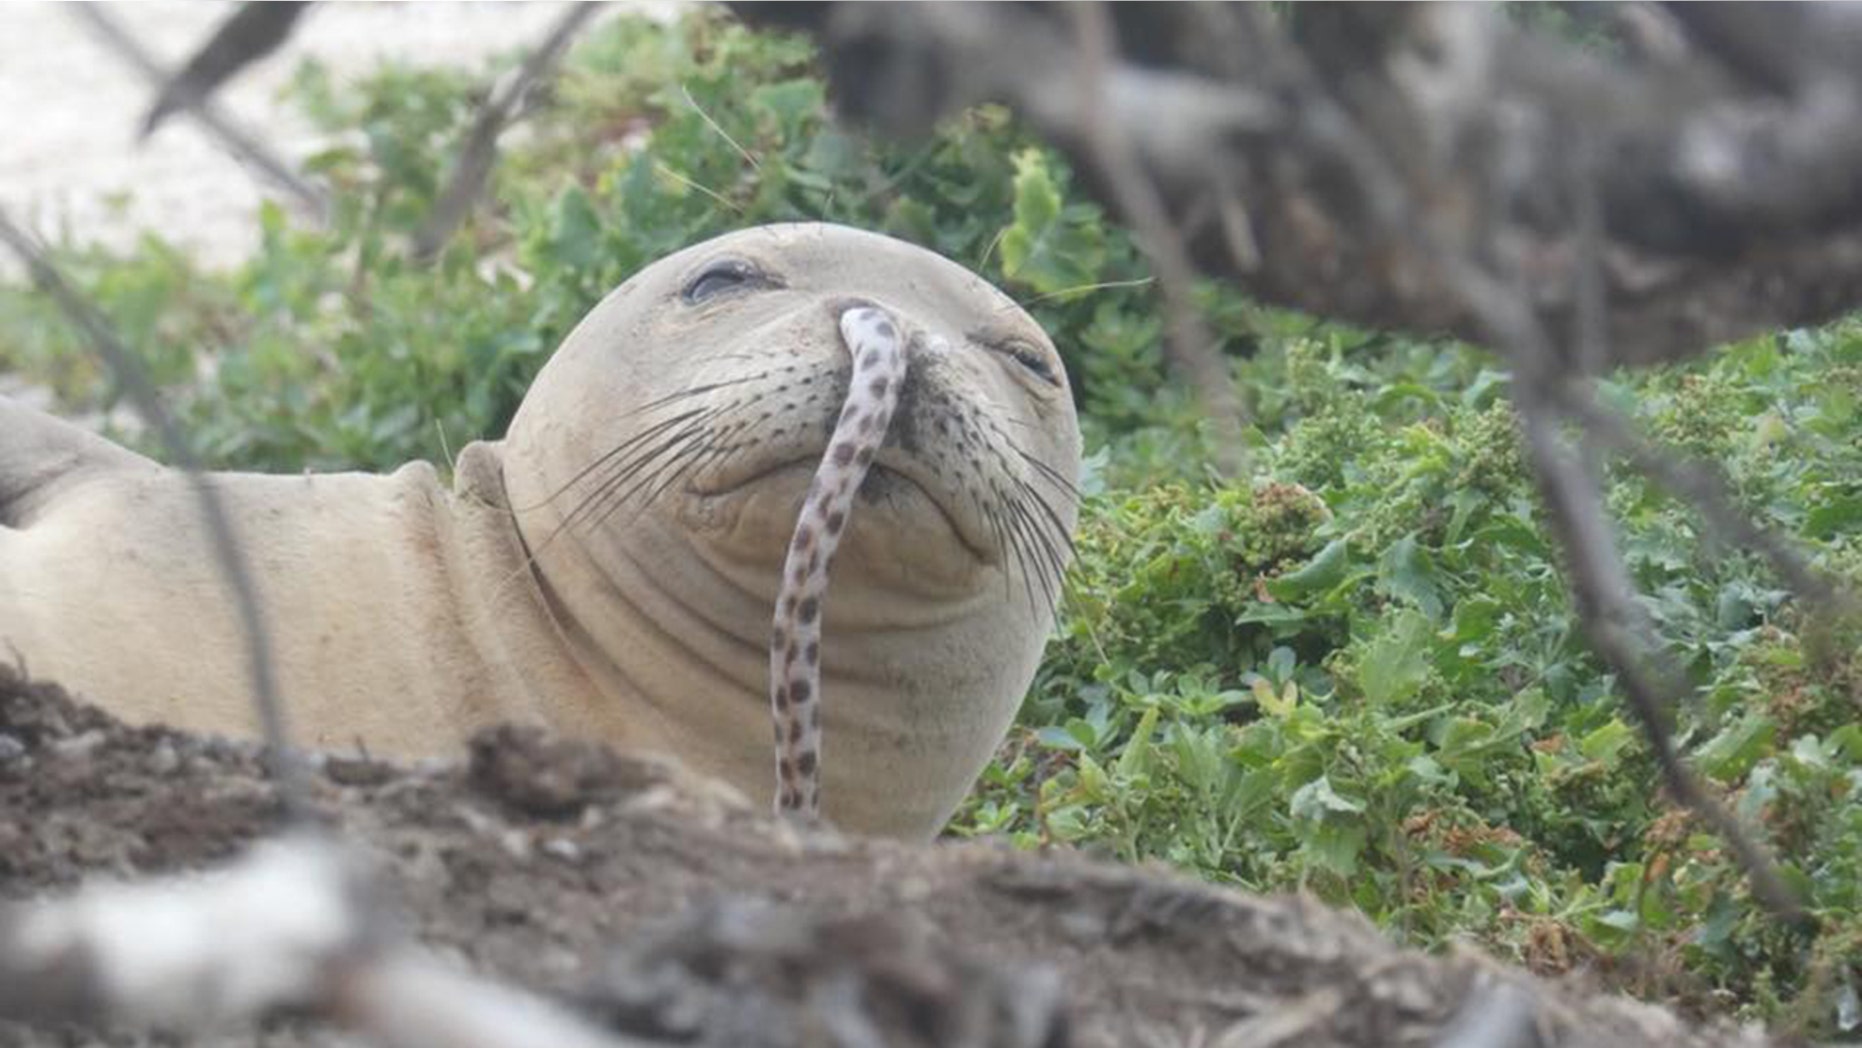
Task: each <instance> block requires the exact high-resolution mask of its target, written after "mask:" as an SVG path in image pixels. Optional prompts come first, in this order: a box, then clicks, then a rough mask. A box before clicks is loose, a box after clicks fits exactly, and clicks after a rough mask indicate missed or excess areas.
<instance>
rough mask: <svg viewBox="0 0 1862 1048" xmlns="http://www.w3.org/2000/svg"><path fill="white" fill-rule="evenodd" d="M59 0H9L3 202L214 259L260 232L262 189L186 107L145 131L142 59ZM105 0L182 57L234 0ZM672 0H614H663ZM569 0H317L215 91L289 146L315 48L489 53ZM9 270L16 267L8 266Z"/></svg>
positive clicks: (380, 56) (372, 56) (101, 236)
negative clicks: (155, 238) (150, 236)
mask: <svg viewBox="0 0 1862 1048" xmlns="http://www.w3.org/2000/svg"><path fill="white" fill-rule="evenodd" d="M75 6H76V5H69V4H64V3H44V2H36V3H9V4H0V113H4V114H5V131H4V134H0V206H4V207H5V208H6V209H7V211H8V212H9V213H10V214H12V215H14V216H15V217H16V218H23V219H24V220H25V221H27V222H29V223H30V224H31V225H32V226H34V227H35V228H36V229H38V230H39V231H40V233H41V234H42V235H46V236H49V237H56V236H58V235H60V233H61V231H64V232H68V233H69V234H70V235H72V236H74V237H75V238H77V239H79V240H96V241H102V242H104V243H111V244H121V243H125V242H130V241H133V239H134V237H135V236H136V235H137V233H138V232H139V231H141V230H145V229H159V230H161V231H162V232H163V234H164V235H166V236H167V237H169V238H170V239H171V240H173V241H175V242H177V243H179V244H182V245H184V246H185V247H187V248H188V249H190V250H192V251H195V252H197V253H198V256H199V257H200V258H201V259H202V260H203V261H206V262H209V263H211V264H224V263H227V262H231V261H236V260H237V259H239V258H240V257H241V256H242V255H243V254H244V252H245V251H247V250H248V245H250V244H251V243H252V242H253V238H254V237H255V235H256V233H255V228H256V227H255V224H254V216H255V214H256V212H257V208H258V205H259V201H260V200H261V199H262V196H263V195H264V194H265V192H266V188H265V186H264V185H263V184H261V183H260V182H258V181H257V180H256V179H254V178H253V177H252V176H251V175H249V174H248V173H247V172H246V171H245V170H244V169H243V168H242V167H241V165H240V163H239V162H238V161H236V160H234V159H232V158H231V157H230V156H228V155H227V154H226V153H224V152H222V151H221V149H220V147H219V146H217V145H216V144H215V143H214V141H213V140H212V139H211V138H209V137H208V136H207V135H205V134H203V133H202V132H201V130H200V129H199V128H198V127H197V126H196V125H195V124H194V123H193V122H192V121H191V120H189V119H188V118H186V117H179V118H175V119H171V120H170V121H169V122H168V123H167V124H165V125H164V126H163V127H162V128H161V129H160V130H159V131H157V132H156V134H155V135H154V136H152V137H151V138H150V139H149V140H147V141H146V142H141V143H138V142H137V141H136V129H137V127H138V125H139V123H140V121H141V118H142V114H143V112H144V111H145V110H146V108H147V107H148V105H149V102H150V100H151V99H152V97H153V92H152V91H151V89H150V86H149V85H148V84H147V83H146V82H145V81H143V80H142V79H141V77H139V76H138V75H137V73H136V71H135V70H134V69H133V68H131V67H129V66H128V65H127V64H125V63H124V62H123V61H122V60H121V59H120V58H119V57H118V56H117V55H116V54H115V53H113V52H112V51H110V50H109V49H108V48H107V47H106V46H104V45H103V44H102V43H101V42H100V41H99V40H98V39H97V38H96V37H95V36H94V35H93V33H92V31H91V29H90V28H89V26H87V25H86V24H85V23H84V22H82V21H81V20H79V19H78V18H77V17H75V16H74V15H73V12H72V10H71V8H72V7H75ZM99 6H101V7H102V8H103V9H104V10H105V11H106V12H107V13H108V14H109V15H110V16H111V17H112V18H114V19H116V20H117V21H118V22H120V23H121V24H123V25H124V26H126V27H127V28H129V29H130V30H131V31H132V32H133V33H134V35H135V36H136V37H137V38H138V39H140V40H141V41H142V43H143V46H144V47H146V48H147V49H148V50H149V51H150V52H151V53H152V54H154V55H155V56H157V57H158V58H159V59H160V60H161V61H162V62H164V63H165V64H166V65H168V66H169V67H171V68H172V67H177V66H179V65H180V64H181V63H183V62H185V61H186V59H187V56H188V55H189V54H191V53H192V51H193V50H194V49H195V48H197V47H198V46H199V45H200V44H201V43H202V42H203V41H205V40H206V38H207V37H208V36H209V35H210V34H211V33H212V32H213V29H214V27H215V26H216V25H218V24H219V22H220V21H221V20H222V19H224V18H225V17H227V15H228V14H230V13H231V12H232V11H233V10H234V7H235V5H234V4H232V3H227V2H219V0H213V2H208V0H192V2H176V0H137V2H133V3H109V4H102V5H99ZM678 6H679V5H678V4H676V3H668V2H656V3H640V4H615V5H612V7H611V10H610V12H608V14H607V15H605V17H612V15H613V12H614V11H618V10H632V11H636V12H646V13H650V14H654V15H659V16H665V15H666V14H668V13H670V12H671V11H673V10H675V9H676V8H677V7H678ZM563 7H564V5H563V4H560V3H439V2H419V3H378V2H368V3H360V2H357V3H338V2H326V3H320V4H317V5H316V6H315V7H313V8H311V10H310V11H309V12H308V13H307V14H306V15H305V16H304V18H303V19H302V20H301V21H300V23H299V25H298V28H297V31H296V33H295V34H294V35H293V37H292V39H291V40H289V41H288V42H286V44H285V45H284V46H283V47H282V48H280V49H279V50H278V51H276V52H274V53H273V54H272V55H271V56H269V57H268V58H266V59H265V61H264V62H262V63H260V64H258V65H256V66H254V67H252V68H250V69H248V70H246V71H245V73H243V74H242V75H241V76H240V77H239V78H238V79H236V80H234V81H233V82H232V83H231V84H229V85H228V86H227V87H226V88H225V89H224V90H222V91H221V92H220V95H219V101H220V104H221V105H222V107H223V108H224V109H226V110H227V111H228V112H229V113H231V114H232V115H233V116H234V117H235V118H237V119H238V120H239V122H240V123H241V124H243V125H244V126H246V127H248V128H250V129H253V130H255V131H257V132H259V134H260V136H261V137H262V138H263V139H264V140H265V141H266V142H268V143H269V144H270V145H271V146H272V148H273V149H274V150H276V151H278V152H280V153H282V154H283V155H285V156H286V157H288V158H291V159H293V160H295V159H299V158H302V157H303V156H305V155H307V154H308V153H310V152H312V151H314V150H315V149H316V148H317V147H318V145H319V138H318V136H317V134H316V133H315V132H314V131H313V130H312V129H311V127H310V126H309V125H308V123H307V122H306V121H304V120H303V119H302V118H301V117H300V116H298V115H297V114H296V113H295V112H294V110H293V109H292V108H291V107H289V106H287V105H285V104H283V103H282V102H281V101H280V98H279V93H280V90H281V88H282V87H283V86H284V85H285V84H287V83H288V82H289V81H290V78H291V75H292V73H293V72H294V71H295V70H296V69H297V67H298V65H299V63H300V62H302V61H303V60H304V59H305V58H309V57H313V56H314V57H315V58H317V59H318V60H320V61H322V62H323V63H324V64H325V65H326V66H327V67H328V68H329V69H330V71H331V72H332V74H333V75H335V76H336V77H338V78H339V79H340V78H344V77H354V76H356V75H359V74H362V73H365V72H367V71H369V70H371V69H373V68H374V67H375V66H377V65H378V64H379V63H381V62H382V61H384V60H387V59H393V60H396V61H399V62H403V63H409V64H416V65H468V66H475V67H476V66H481V65H483V63H484V62H485V61H486V60H487V59H488V58H490V57H492V56H495V55H498V54H501V53H508V52H511V51H513V50H516V49H522V48H526V47H527V46H529V45H530V44H531V43H532V42H533V41H537V40H540V39H541V38H542V36H543V34H544V33H546V32H547V30H548V27H549V25H550V23H552V22H553V21H555V19H556V18H557V16H558V14H559V13H560V12H561V10H562V8H563ZM10 263H11V260H10V259H8V260H7V264H8V266H9V268H7V269H4V270H0V273H6V274H11V273H16V272H17V270H16V269H15V268H11V266H10Z"/></svg>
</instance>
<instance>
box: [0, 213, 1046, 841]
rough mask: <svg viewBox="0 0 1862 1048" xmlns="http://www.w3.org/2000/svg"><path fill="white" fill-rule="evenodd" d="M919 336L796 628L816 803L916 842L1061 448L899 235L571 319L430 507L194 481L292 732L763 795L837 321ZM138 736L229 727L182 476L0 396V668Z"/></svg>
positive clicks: (985, 729) (224, 646)
mask: <svg viewBox="0 0 1862 1048" xmlns="http://www.w3.org/2000/svg"><path fill="white" fill-rule="evenodd" d="M866 304H871V305H875V306H878V307H879V308H881V309H883V310H884V311H885V312H886V314H887V315H889V316H891V317H893V318H896V319H897V321H898V322H899V323H900V325H901V327H902V328H903V329H904V331H905V332H907V333H908V334H909V338H910V339H911V341H912V343H913V344H914V346H922V345H932V346H935V347H937V352H913V353H911V354H910V365H909V370H908V371H907V373H906V377H905V380H904V383H903V385H902V386H901V387H900V389H899V391H898V408H897V413H896V415H895V417H894V418H893V420H892V423H891V426H890V429H889V430H888V432H887V435H886V439H885V442H884V444H883V445H882V446H881V447H880V449H879V453H878V454H877V455H876V456H875V457H874V459H873V467H872V469H871V471H870V473H869V474H868V476H867V478H866V480H865V482H864V484H863V485H862V486H861V488H860V489H859V495H858V497H857V499H856V505H855V506H854V511H853V513H852V515H851V517H850V519H849V521H848V523H847V525H846V532H845V534H844V535H843V537H842V542H841V546H840V549H839V552H838V554H837V557H836V559H835V561H834V566H833V573H832V579H831V582H830V584H829V590H828V600H827V601H826V604H825V608H826V610H825V613H824V619H823V623H822V629H823V637H822V641H821V646H822V651H821V677H822V680H821V692H822V703H821V707H820V709H821V719H822V726H821V730H822V734H823V736H824V737H825V746H824V749H823V752H822V755H821V778H822V789H823V796H824V810H823V815H824V816H825V817H826V818H827V819H828V820H829V821H830V822H832V823H834V824H836V825H838V826H840V827H842V828H844V829H849V830H854V831H859V832H868V833H881V834H888V835H897V836H907V837H923V836H928V835H930V834H932V833H935V832H936V831H937V829H938V828H939V827H941V826H942V825H943V824H944V822H945V821H946V820H947V819H948V818H949V817H950V814H951V812H952V811H953V810H954V809H955V808H956V806H957V804H958V803H959V802H960V801H961V799H962V797H963V795H964V793H965V792H966V791H967V790H968V788H969V786H970V784H971V783H972V782H973V781H974V779H975V777H976V775H977V774H978V773H979V772H980V771H981V769H982V767H983V765H984V764H985V763H986V762H987V761H988V759H989V756H990V754H991V753H992V751H993V750H994V748H995V746H996V745H997V744H998V743H999V742H1000V740H1001V738H1002V735H1003V733H1004V731H1005V730H1006V729H1007V726H1008V723H1009V721H1010V719H1011V718H1012V717H1013V715H1014V713H1015V710H1016V708H1017V706H1018V705H1019V703H1020V701H1021V698H1022V695H1023V693H1024V691H1025V690H1026V688H1027V686H1028V684H1029V681H1030V680H1031V679H1032V677H1033V675H1034V671H1035V668H1036V665H1037V663H1038V662H1039V659H1040V655H1041V649H1042V647H1043V645H1044V643H1045V640H1046V637H1047V635H1048V633H1049V631H1050V629H1051V626H1052V620H1053V601H1054V595H1055V592H1056V590H1057V587H1058V584H1059V577H1060V573H1061V571H1063V570H1064V568H1065V565H1066V561H1067V556H1068V552H1069V546H1068V536H1069V535H1070V534H1071V532H1072V530H1073V526H1074V523H1075V519H1076V514H1077V508H1078V507H1077V501H1078V500H1077V491H1076V489H1075V486H1074V485H1075V482H1076V480H1077V476H1078V470H1079V458H1080V435H1079V429H1078V424H1077V420H1076V419H1075V416H1074V410H1073V404H1072V397H1071V392H1070V390H1069V389H1068V387H1067V379H1066V374H1065V372H1064V370H1063V369H1062V367H1061V364H1060V360H1059V357H1058V355H1057V354H1056V353H1055V351H1054V348H1053V345H1052V344H1051V343H1050V342H1049V340H1048V338H1047V336H1046V335H1045V334H1044V333H1043V332H1042V331H1041V329H1040V327H1039V326H1038V325H1037V324H1035V322H1034V321H1033V320H1032V319H1031V318H1030V317H1029V316H1028V315H1027V314H1026V313H1025V312H1023V311H1022V310H1021V308H1020V307H1019V306H1017V305H1016V304H1015V303H1014V301H1012V300H1011V299H1009V298H1008V297H1007V296H1006V295H1004V294H1002V293H1001V292H1000V291H998V290H997V289H995V288H994V287H992V286H990V285H989V284H988V283H986V282H985V281H983V280H981V279H980V278H978V277H976V276H975V275H973V274H971V273H970V272H968V271H967V270H965V269H963V268H962V267H960V266H958V265H956V264H955V263H952V262H950V261H948V260H946V259H944V258H942V257H940V256H938V255H935V254H933V253H931V252H928V251H925V250H923V249H921V248H918V247H915V246H912V245H909V244H906V243H904V242H901V241H897V240H893V239H891V238H888V237H884V236H880V235H877V234H873V233H866V232H861V231H857V230H853V229H848V228H844V227H839V226H832V225H825V224H792V225H778V226H765V227H759V228H754V229H748V230H743V231H740V232H736V233H731V234H727V235H725V236H722V237H719V238H716V239H714V240H711V241H708V242H706V243H703V244H699V245H696V246H694V247H690V248H687V249H685V250H683V251H680V252H678V253H677V254H674V255H672V256H670V257H668V258H665V259H662V260H660V261H659V262H657V263H654V264H653V265H651V266H648V267H646V268H645V269H643V270H641V271H640V272H639V273H638V274H636V275H635V276H634V277H633V278H632V279H630V280H628V281H627V282H626V283H624V284H622V285H621V286H620V287H619V288H617V289H616V290H615V291H613V292H612V293H610V294H609V295H608V296H607V298H605V299H604V300H603V301H602V302H601V303H600V304H599V305H597V306H596V307H595V308H594V310H592V311H591V312H590V313H589V314H588V316H586V317H585V318H583V320H582V322H581V323H580V324H579V325H578V326H577V327H576V329H575V330H574V331H573V332H571V333H570V335H569V336H568V338H567V339H566V340H565V341H564V342H563V344H562V346H561V348H560V349H558V350H557V352H556V354H555V356H554V357H552V358H551V360H550V361H549V363H548V364H547V365H546V366H545V367H544V368H543V370H542V371H541V372H540V373H539V374H538V376H537V379H536V381H535V382H534V383H533V385H532V386H531V388H530V390H529V391H528V393H527V394H526V396H525V398H524V401H523V403H522V405H521V406H520V407H519V409H518V412H517V414H516V416H515V418H514V419H513V420H512V423H511V426H510V428H509V431H508V432H507V434H506V435H505V438H504V439H503V440H502V441H486V442H477V443H473V444H471V445H469V446H467V447H466V448H465V449H464V450H463V451H462V453H461V454H460V456H459V459H458V461H457V463H456V464H455V477H454V483H453V487H452V490H451V491H448V490H446V489H445V488H443V487H442V486H441V485H440V483H439V478H438V475H437V474H436V472H435V470H434V469H433V468H432V467H431V466H429V465H427V464H426V463H412V464H409V465H407V466H403V467H402V468H400V469H398V470H396V471H394V472H393V473H390V474H387V475H375V474H363V473H340V474H322V475H310V476H272V475H263V474H251V473H215V474H211V475H210V477H211V483H212V484H213V485H214V486H215V488H216V490H218V491H219V492H220V493H221V496H222V497H223V499H224V500H225V502H226V504H227V506H228V508H229V511H230V512H231V514H232V516H233V520H234V524H235V527H236V529H237V530H238V533H239V535H240V537H241V539H242V541H243V542H244V543H245V544H246V546H247V548H248V551H249V561H250V563H251V565H252V568H253V571H254V573H255V575H256V582H257V585H258V588H259V590H260V595H261V599H262V600H263V601H264V602H265V605H266V608H267V611H268V614H269V616H270V621H271V626H272V634H273V640H274V650H275V653H276V657H277V661H278V666H279V673H280V684H281V690H282V692H283V695H284V697H285V700H286V702H287V704H288V707H289V713H290V719H291V722H292V725H293V728H294V729H295V731H296V733H297V738H298V740H299V741H300V742H301V743H303V744H306V745H311V746H315V747H317V748H321V749H329V750H343V751H350V750H353V749H354V748H356V747H362V748H365V749H366V750H367V751H368V752H370V753H373V754H377V755H397V756H429V755H448V754H452V753H456V752H457V751H458V750H459V749H460V748H461V747H462V745H463V743H464V741H465V740H466V739H467V738H469V737H470V736H471V735H472V734H473V733H474V732H475V731H477V730H478V729H480V728H483V727H485V726H487V725H490V724H494V723H497V722H500V721H517V722H527V723H541V724H543V725H546V726H548V727H550V728H552V729H554V730H556V731H559V732H563V733H566V734H571V735H576V736H580V737H586V738H594V739H598V740H601V741H604V742H607V743H609V744H611V745H614V746H616V747H617V748H621V749H628V750H635V751H650V752H658V753H663V754H669V755H672V756H674V757H676V758H678V759H680V760H682V761H684V762H685V763H687V764H688V765H690V766H691V767H693V768H694V769H696V770H698V771H701V772H704V773H708V774H711V775H715V776H718V777H721V778H723V779H724V780H726V781H728V782H729V783H731V784H733V785H734V786H736V787H737V788H738V789H740V790H742V791H744V793H746V794H747V795H748V796H750V797H753V798H758V799H762V798H767V797H768V796H769V795H770V791H771V788H772V775H771V753H772V752H773V751H772V739H771V728H770V715H769V700H768V685H769V681H768V672H769V665H768V650H769V643H770V619H771V611H772V608H773V607H774V602H775V600H776V595H777V591H778V588H779V582H780V575H781V571H782V567H783V558H784V555H785V552H786V549H787V546H788V544H789V541H790V537H791V534H792V533H793V532H794V530H795V528H796V521H797V517H798V514H799V513H800V511H801V508H802V503H803V499H804V497H805V494H806V489H807V486H808V483H809V478H810V476H811V474H812V473H813V471H814V469H815V467H816V465H817V464H818V463H819V462H820V460H821V457H822V454H823V452H824V450H825V448H826V445H827V441H828V437H829V435H830V433H831V432H832V429H833V426H834V423H835V420H836V418H837V417H838V415H839V413H840V411H841V409H842V405H843V402H844V401H845V400H846V398H847V390H848V375H849V373H850V370H851V368H850V363H849V361H848V358H847V350H846V348H845V346H844V345H843V343H842V340H841V335H840V331H839V327H838V324H839V319H840V317H841V316H842V315H843V314H844V313H845V312H846V311H847V310H848V309H850V308H853V307H855V306H858V305H866ZM8 646H10V648H11V650H12V651H13V652H16V653H17V655H18V657H19V658H20V659H21V660H22V661H23V662H24V664H25V665H26V667H27V669H28V671H29V672H31V673H32V674H34V675H35V676H38V677H42V678H46V679H50V680H56V681H59V682H61V683H63V684H64V685H65V686H67V687H68V688H70V689H71V690H73V691H74V692H76V693H78V694H81V695H84V696H87V697H89V698H90V699H92V700H93V701H96V702H99V703H100V704H102V705H104V706H105V707H107V708H109V709H112V710H114V711H116V712H117V713H119V714H121V715H123V716H125V717H127V718H129V719H131V720H132V721H138V722H152V721H160V722H165V723H168V724H173V725H176V726H179V727H183V728H188V729H193V730H199V731H210V732H222V733H231V734H252V733H253V732H254V731H255V730H256V727H255V725H256V721H255V717H254V714H253V712H252V710H251V706H250V701H249V698H248V691H249V686H248V676H247V674H248V672H249V671H248V667H247V664H246V663H247V660H246V655H245V648H244V642H243V633H242V631H241V629H240V625H239V623H238V621H237V620H236V618H235V616H234V615H233V613H232V609H231V607H230V599H229V597H228V595H227V591H226V589H225V586H224V583H223V582H222V579H221V576H220V570H219V567H218V565H217V564H216V563H215V561H214V558H213V556H212V552H211V549H210V546H209V544H208V542H207V539H206V536H205V534H204V526H203V525H202V524H201V522H200V520H199V513H198V508H197V504H196V501H195V498H194V495H193V493H192V492H191V491H190V490H189V488H188V483H187V478H186V477H184V476H183V475H181V474H179V473H177V472H174V471H171V470H168V469H165V468H163V467H161V466H159V465H157V464H155V463H153V462H151V461H149V460H147V459H144V458H142V457H140V456H137V455H135V454H133V453H131V452H129V451H127V450H124V449H122V448H120V447H118V446H116V445H114V444H111V443H109V442H108V441H105V440H103V439H101V438H98V437H96V436H93V435H91V434H88V433H85V432H83V431H80V430H78V429H76V428H75V427H72V426H70V425H67V424H65V423H63V422H60V421H58V420H56V419H53V418H51V417H49V416H47V415H44V414H42V413H40V412H37V411H33V410H30V409H27V408H25V407H22V406H19V405H17V404H14V403H11V402H9V401H6V400H5V399H3V398H0V651H3V650H7V648H8Z"/></svg>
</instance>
